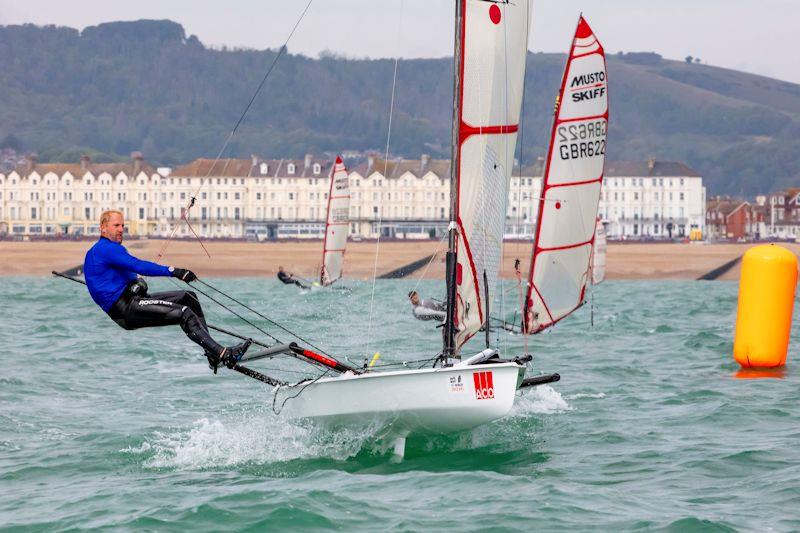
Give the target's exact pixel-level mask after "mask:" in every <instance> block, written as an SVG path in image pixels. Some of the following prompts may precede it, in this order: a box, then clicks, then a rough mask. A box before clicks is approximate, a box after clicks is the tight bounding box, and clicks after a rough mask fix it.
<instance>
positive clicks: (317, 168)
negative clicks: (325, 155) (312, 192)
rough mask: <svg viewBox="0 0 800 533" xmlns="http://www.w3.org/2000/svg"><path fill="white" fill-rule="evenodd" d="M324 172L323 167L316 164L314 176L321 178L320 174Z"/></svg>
mask: <svg viewBox="0 0 800 533" xmlns="http://www.w3.org/2000/svg"><path fill="white" fill-rule="evenodd" d="M321 171H322V167H320V166H319V163H314V175H315V176H319V173H320V172H321Z"/></svg>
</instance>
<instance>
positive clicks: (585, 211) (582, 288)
mask: <svg viewBox="0 0 800 533" xmlns="http://www.w3.org/2000/svg"><path fill="white" fill-rule="evenodd" d="M607 131H608V89H607V80H606V60H605V53H604V51H603V47H602V45H601V44H600V42H599V41H598V40H597V37H595V35H594V33H593V32H592V29H591V28H590V27H589V25H588V24H587V23H586V20H584V18H583V17H580V18H579V19H578V28H577V30H576V32H575V39H574V40H573V42H572V48H571V49H570V53H569V56H568V58H567V66H566V69H565V70H564V78H563V79H562V81H561V90H560V91H559V95H558V99H557V101H556V112H555V116H554V119H553V129H552V132H551V135H550V149H549V151H548V154H547V161H546V163H545V171H544V181H543V183H542V193H541V197H540V200H539V215H538V222H537V224H536V237H535V240H534V246H533V257H532V259H531V267H530V273H529V275H528V288H527V295H526V297H525V303H524V309H523V314H522V317H523V326H524V329H525V330H526V331H527V332H528V333H537V332H539V331H542V330H543V329H545V328H548V327H550V326H552V325H553V324H555V323H556V322H558V321H559V320H562V319H563V318H564V317H566V316H568V315H570V314H571V313H573V312H574V311H575V310H576V309H578V308H579V307H580V306H582V305H583V304H584V303H585V301H586V299H585V293H586V285H587V283H590V282H591V279H590V275H591V274H590V272H591V270H590V261H591V258H592V250H593V245H594V239H595V226H596V220H597V206H598V204H599V201H600V187H601V186H602V184H603V165H604V163H605V152H606V134H607Z"/></svg>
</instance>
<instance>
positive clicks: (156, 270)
mask: <svg viewBox="0 0 800 533" xmlns="http://www.w3.org/2000/svg"><path fill="white" fill-rule="evenodd" d="M83 274H84V276H85V277H86V286H87V287H88V288H89V294H91V295H92V300H94V302H95V303H96V304H97V305H99V306H100V307H101V308H102V309H103V311H105V312H108V310H109V309H111V306H112V305H114V302H116V301H117V300H118V299H119V297H120V296H121V295H122V292H123V291H124V290H125V287H127V286H128V284H129V283H130V282H132V281H135V280H136V274H141V275H143V276H170V275H172V273H171V272H170V270H169V267H166V266H164V265H159V264H156V263H151V262H150V261H143V260H141V259H137V258H135V257H133V256H132V255H131V254H129V253H128V250H126V249H125V247H124V246H122V245H121V244H119V243H116V242H112V241H110V240H108V239H106V238H105V237H100V240H99V241H97V242H96V243H95V244H94V246H92V247H91V248H89V251H88V252H86V258H85V259H84V261H83Z"/></svg>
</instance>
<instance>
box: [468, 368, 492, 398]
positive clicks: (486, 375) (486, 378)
mask: <svg viewBox="0 0 800 533" xmlns="http://www.w3.org/2000/svg"><path fill="white" fill-rule="evenodd" d="M472 379H473V381H474V382H475V398H476V399H478V400H490V399H492V398H494V383H492V372H491V370H490V371H488V372H475V373H474V374H472Z"/></svg>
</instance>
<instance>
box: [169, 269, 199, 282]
mask: <svg viewBox="0 0 800 533" xmlns="http://www.w3.org/2000/svg"><path fill="white" fill-rule="evenodd" d="M172 277H173V278H178V279H179V280H181V281H185V282H186V283H191V282H193V281H194V280H196V279H197V276H196V275H195V273H194V272H192V271H191V270H188V269H186V268H175V269H173V270H172Z"/></svg>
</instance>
